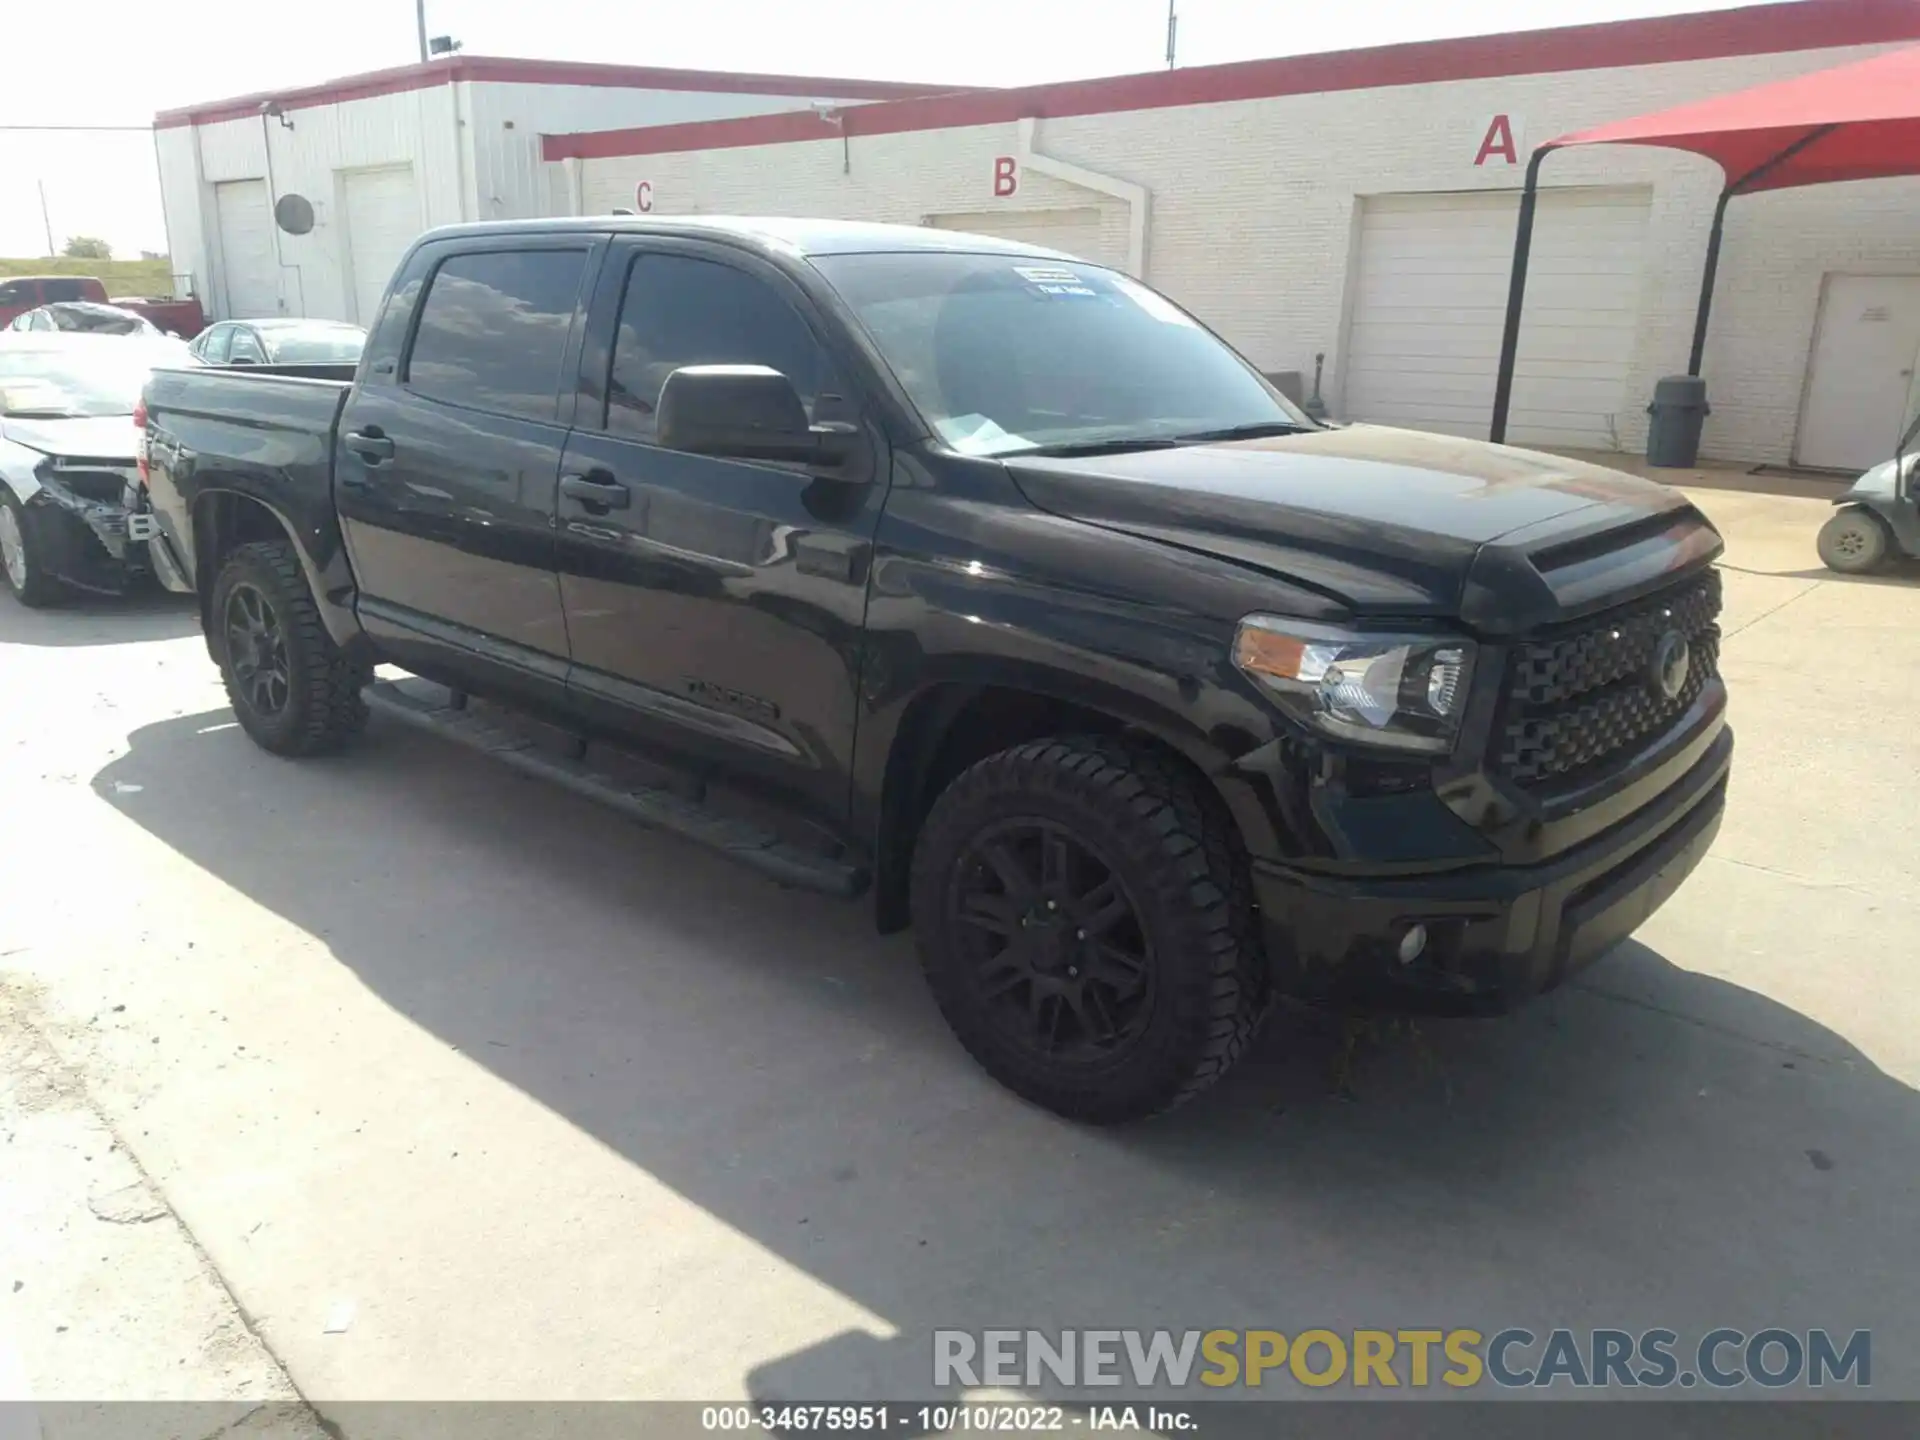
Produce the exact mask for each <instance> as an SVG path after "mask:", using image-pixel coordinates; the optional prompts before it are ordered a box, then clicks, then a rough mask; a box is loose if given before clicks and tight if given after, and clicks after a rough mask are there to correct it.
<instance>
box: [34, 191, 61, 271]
mask: <svg viewBox="0 0 1920 1440" xmlns="http://www.w3.org/2000/svg"><path fill="white" fill-rule="evenodd" d="M39 185H40V223H41V224H42V225H44V226H45V227H46V229H47V255H48V257H49V258H50V259H58V258H59V256H60V252H59V251H58V250H56V249H54V248H53V217H52V216H51V215H49V214H47V182H46V181H44V180H42V181H40V182H39Z"/></svg>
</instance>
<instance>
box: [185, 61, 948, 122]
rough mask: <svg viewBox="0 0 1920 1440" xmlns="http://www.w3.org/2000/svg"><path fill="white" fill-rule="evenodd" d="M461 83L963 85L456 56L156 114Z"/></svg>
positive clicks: (858, 91) (793, 88)
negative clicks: (425, 63)
mask: <svg viewBox="0 0 1920 1440" xmlns="http://www.w3.org/2000/svg"><path fill="white" fill-rule="evenodd" d="M456 80H489V81H494V82H496V83H499V84H509V85H512V84H518V85H598V86H614V87H620V88H624V89H630V90H697V91H702V92H705V93H707V94H721V95H807V96H818V97H819V98H821V99H836V100H899V99H902V98H904V97H907V96H913V95H940V94H945V93H948V92H950V91H952V90H954V89H956V88H958V87H955V86H952V85H913V84H906V83H899V82H895V81H890V80H836V79H832V78H830V77H826V76H820V75H751V74H738V73H734V72H730V71H725V70H665V69H660V68H657V67H653V66H645V65H585V64H579V63H576V62H574V61H570V60H513V59H506V58H502V57H499V56H490V55H456V56H455V57H454V58H452V59H451V60H436V61H434V62H432V63H431V64H427V65H402V66H400V67H398V68H396V69H393V70H375V71H371V72H369V73H368V74H365V75H349V76H346V77H344V78H343V79H339V80H329V81H327V82H326V83H325V84H322V85H309V86H305V87H303V88H300V89H295V90H276V91H262V92H261V93H260V94H257V95H239V96H236V97H234V98H233V99H231V100H214V101H209V102H208V103H206V104H204V105H190V106H187V107H186V108H184V109H180V110H162V111H161V112H160V113H159V114H158V115H156V116H155V117H154V120H153V124H154V128H155V129H157V130H165V129H171V128H173V127H175V126H180V125H211V124H215V123H217V122H218V121H221V120H244V119H248V118H250V117H252V116H255V115H258V114H259V113H260V107H261V106H262V105H264V104H266V103H267V102H268V101H269V100H278V101H279V102H280V105H281V107H282V108H283V109H286V110H303V109H308V108H310V107H312V106H315V105H335V104H338V103H340V102H341V101H343V100H365V99H368V98H370V97H372V96H375V95H397V94H400V93H402V92H404V91H407V90H426V89H430V88H432V87H434V86H437V85H450V84H452V83H453V82H454V81H456Z"/></svg>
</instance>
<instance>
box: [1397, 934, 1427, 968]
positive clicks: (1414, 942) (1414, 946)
mask: <svg viewBox="0 0 1920 1440" xmlns="http://www.w3.org/2000/svg"><path fill="white" fill-rule="evenodd" d="M1426 948H1427V927H1426V926H1424V925H1415V926H1414V927H1413V928H1412V929H1410V930H1409V931H1407V933H1406V934H1404V935H1402V936H1401V937H1400V963H1401V964H1402V965H1411V964H1412V963H1413V962H1414V961H1415V960H1418V959H1419V958H1420V952H1421V951H1422V950H1424V949H1426Z"/></svg>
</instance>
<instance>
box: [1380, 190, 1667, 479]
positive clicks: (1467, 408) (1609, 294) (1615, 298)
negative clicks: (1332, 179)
mask: <svg viewBox="0 0 1920 1440" xmlns="http://www.w3.org/2000/svg"><path fill="white" fill-rule="evenodd" d="M1651 203H1652V196H1651V192H1649V191H1647V190H1645V189H1619V190H1610V189H1591V190H1589V189H1579V190H1573V189H1569V190H1548V191H1544V192H1542V194H1541V197H1540V207H1539V210H1538V213H1537V215H1536V217H1535V221H1534V236H1533V257H1532V263H1531V266H1530V268H1529V271H1528V278H1527V308H1526V312H1525V320H1524V322H1523V325H1522V328H1521V333H1520V354H1519V364H1518V366H1517V368H1516V369H1515V372H1514V386H1513V406H1512V410H1511V413H1510V415H1509V417H1508V422H1507V434H1508V437H1509V438H1510V439H1511V440H1512V441H1513V442H1514V443H1515V444H1521V445H1561V446H1577V447H1583V448H1591V449H1603V450H1604V449H1615V448H1618V444H1619V440H1618V432H1619V428H1620V417H1621V415H1622V413H1623V411H1624V410H1625V409H1626V407H1627V406H1628V405H1630V404H1639V403H1643V402H1644V397H1630V396H1629V395H1628V394H1627V372H1628V369H1629V367H1630V366H1631V364H1632V361H1633V345H1634V337H1635V332H1636V330H1637V328H1638V327H1637V321H1638V318H1639V309H1640V284H1641V271H1642V268H1643V263H1644V253H1643V252H1644V250H1645V247H1646V231H1647V213H1648V210H1649V208H1650V206H1651ZM1363 204H1364V209H1363V211H1362V215H1361V228H1360V254H1359V263H1358V266H1357V268H1356V271H1355V280H1354V283H1355V291H1354V303H1353V320H1352V325H1351V328H1350V330H1349V332H1348V337H1347V371H1346V382H1345V389H1344V394H1343V409H1344V410H1345V412H1346V413H1345V418H1347V419H1352V420H1373V421H1378V422H1380V423H1383V424H1390V425H1405V426H1409V427H1411V428H1414V429H1418V430H1441V431H1445V432H1447V433H1449V434H1453V435H1468V436H1475V437H1479V438H1485V436H1486V433H1487V425H1488V422H1489V420H1490V419H1491V417H1492V414H1493V384H1494V371H1495V370H1496V369H1497V368H1498V365H1499V360H1500V331H1501V326H1502V323H1503V321H1504V317H1505V314H1506V305H1507V282H1508V274H1509V269H1510V265H1511V262H1512V258H1513V230H1514V222H1515V220H1516V218H1517V217H1518V211H1519V200H1518V197H1517V196H1515V195H1513V194H1510V193H1509V194H1448V195H1388V196H1378V197H1374V198H1370V199H1368V200H1366V201H1364V202H1363Z"/></svg>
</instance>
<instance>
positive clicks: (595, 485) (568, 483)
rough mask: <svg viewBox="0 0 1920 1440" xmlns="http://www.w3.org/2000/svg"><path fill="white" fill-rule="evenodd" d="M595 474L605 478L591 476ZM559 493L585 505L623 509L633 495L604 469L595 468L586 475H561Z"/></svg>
mask: <svg viewBox="0 0 1920 1440" xmlns="http://www.w3.org/2000/svg"><path fill="white" fill-rule="evenodd" d="M597 475H605V476H606V477H607V478H606V479H604V480H598V479H595V478H593V477H594V476H597ZM560 493H561V494H562V495H564V496H566V497H567V498H568V499H569V500H578V501H579V502H580V503H581V504H582V505H587V506H596V505H597V506H599V507H600V508H601V509H603V510H624V509H626V508H627V507H628V506H629V505H631V504H632V503H633V496H632V494H631V493H630V492H629V491H628V489H627V487H626V486H624V485H622V484H620V483H619V482H618V481H616V480H615V479H614V478H613V476H612V475H610V474H608V472H607V471H605V470H595V471H592V472H591V473H590V474H587V475H562V476H561V477H560Z"/></svg>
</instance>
